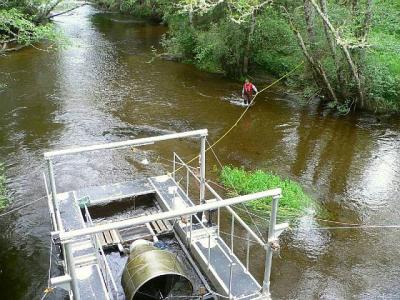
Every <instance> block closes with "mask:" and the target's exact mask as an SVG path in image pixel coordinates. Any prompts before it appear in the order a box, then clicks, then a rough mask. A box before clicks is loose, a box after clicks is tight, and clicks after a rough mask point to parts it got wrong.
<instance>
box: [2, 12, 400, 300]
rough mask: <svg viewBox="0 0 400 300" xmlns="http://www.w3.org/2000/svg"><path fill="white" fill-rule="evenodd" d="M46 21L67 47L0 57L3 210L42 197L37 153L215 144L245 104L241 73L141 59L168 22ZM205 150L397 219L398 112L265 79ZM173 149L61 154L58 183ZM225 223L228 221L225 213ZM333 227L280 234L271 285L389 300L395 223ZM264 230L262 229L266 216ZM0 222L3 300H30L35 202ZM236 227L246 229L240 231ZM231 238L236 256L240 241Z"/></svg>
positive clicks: (35, 289)
mask: <svg viewBox="0 0 400 300" xmlns="http://www.w3.org/2000/svg"><path fill="white" fill-rule="evenodd" d="M56 22H57V24H58V26H59V27H60V28H61V29H62V30H63V31H64V32H65V33H66V35H67V36H68V37H69V38H70V40H71V46H69V47H67V48H65V49H59V50H57V51H54V52H49V53H47V52H41V51H37V50H34V49H25V50H22V51H20V52H18V53H14V54H12V55H9V56H5V57H1V58H0V79H1V81H0V82H1V85H0V101H1V105H0V114H1V118H0V159H1V160H2V161H4V162H5V165H6V172H7V177H8V186H9V190H10V194H11V198H12V199H13V203H12V207H17V206H19V205H22V204H24V203H27V202H29V201H32V200H34V199H37V198H39V197H41V196H43V195H44V187H43V183H42V180H41V172H43V171H44V170H45V166H44V161H43V156H42V154H43V152H44V151H46V150H49V149H59V148H65V147H71V146H73V145H77V144H81V145H82V144H83V145H88V144H93V143H99V142H109V141H120V140H124V139H129V138H138V137H144V136H150V135H158V134H164V133H170V132H176V131H185V130H193V129H199V128H208V129H209V132H210V141H215V140H216V139H217V138H218V137H219V136H221V135H222V134H223V133H224V132H225V131H226V130H227V129H228V128H229V127H230V126H231V125H232V124H234V123H235V121H236V120H237V118H238V116H239V115H240V114H241V112H242V111H243V107H241V106H238V105H233V104H231V103H230V100H232V99H238V97H240V90H241V84H240V83H237V82H232V81H230V80H228V79H225V78H222V77H221V76H218V75H213V74H207V73H203V72H200V71H198V70H196V69H195V68H194V67H193V66H190V65H185V64H179V63H175V62H170V61H162V60H159V59H155V60H153V61H152V63H149V61H151V59H152V57H153V54H152V51H151V49H152V47H155V48H156V49H160V44H159V43H160V40H161V37H162V34H164V33H165V32H166V28H165V27H164V26H160V25H152V24H148V23H143V22H142V21H136V20H132V19H130V18H127V17H123V16H120V15H118V14H104V13H97V12H96V11H95V10H94V9H93V8H92V7H90V6H85V7H82V8H80V9H78V10H76V11H75V12H74V13H72V15H71V16H60V17H58V18H56ZM290 98H291V100H290ZM150 149H151V150H150ZM215 150H216V153H217V155H218V156H219V158H220V159H221V160H222V162H223V163H224V164H233V165H235V166H244V167H246V168H248V169H257V168H259V169H267V170H272V171H274V172H276V173H278V174H280V175H282V176H287V177H290V178H292V179H295V180H297V181H299V182H300V183H301V184H302V185H303V186H304V187H305V189H306V190H307V191H308V192H309V193H310V194H312V195H313V197H314V199H315V201H316V203H317V204H318V205H319V206H320V207H322V208H324V209H325V210H326V211H327V216H326V217H327V218H331V219H334V220H338V221H342V222H349V223H363V224H388V223H391V224H398V223H399V220H400V201H399V200H400V188H399V187H400V121H399V120H398V119H393V118H387V119H382V121H381V122H376V118H375V117H373V116H370V115H367V114H362V115H355V116H345V117H343V116H335V115H333V114H332V113H330V112H329V111H325V110H323V109H318V108H315V107H313V106H311V105H310V106H304V105H300V104H298V103H296V101H293V97H289V96H287V95H286V94H285V91H284V87H278V86H275V87H274V88H273V89H271V90H268V91H267V92H265V93H264V94H263V95H262V96H260V97H259V98H258V99H257V103H256V105H255V106H254V107H252V108H250V110H249V112H248V114H246V116H245V117H244V118H243V120H242V121H241V122H240V123H239V124H238V125H237V126H236V127H235V129H234V130H233V131H232V133H231V134H230V135H228V136H227V137H226V138H225V139H223V140H222V141H221V142H220V143H219V144H218V146H217V147H216V149H215ZM172 151H177V152H178V154H179V155H181V156H182V157H185V158H187V159H188V158H192V157H193V156H194V155H196V154H197V152H198V145H197V144H196V143H195V142H194V141H187V142H183V143H181V144H177V143H175V142H165V143H162V144H157V145H155V146H153V147H151V148H149V147H143V148H140V149H137V150H136V151H134V152H132V151H129V150H124V151H115V152H106V153H105V154H104V155H102V156H101V157H99V156H98V154H96V153H91V154H87V155H77V156H74V157H68V158H66V159H63V160H57V161H56V162H55V169H56V174H57V179H58V185H57V188H58V190H59V191H60V192H62V191H66V190H70V189H77V188H81V187H84V186H86V185H99V184H104V183H106V182H118V181H124V180H129V179H131V178H132V177H135V178H137V177H144V176H150V175H156V174H163V173H165V172H166V171H167V170H170V168H171V163H170V162H169V161H168V159H171V158H172V155H171V153H172ZM166 159H167V160H166ZM144 160H148V161H150V164H149V165H145V164H143V163H141V162H142V161H144ZM214 165H217V162H216V161H215V159H214V158H213V157H212V155H211V154H210V155H209V156H208V169H207V172H208V174H209V176H210V177H211V178H214V179H215V177H217V174H215V173H213V172H212V170H213V168H214ZM113 209H115V208H113ZM125 210H129V207H127V208H126V209H125ZM224 222H225V223H224V226H225V227H224V228H225V229H227V231H229V222H230V220H225V221H224ZM260 223H263V222H262V221H260ZM329 225H331V224H329V223H324V222H322V221H318V222H317V221H316V220H314V219H313V218H312V216H304V217H303V218H300V219H299V220H298V221H297V225H296V226H295V227H294V228H293V230H291V231H288V232H286V233H285V234H284V235H283V236H282V242H281V251H280V256H276V257H274V262H273V275H272V291H273V296H274V297H275V298H277V299H310V298H324V299H348V298H356V299H376V298H378V297H381V298H391V299H395V298H399V295H400V288H399V286H398V283H397V278H398V277H399V275H400V268H399V267H398V266H399V257H400V250H399V248H398V244H399V243H400V236H399V233H398V231H395V230H386V231H384V230H370V229H358V230H325V229H323V227H326V226H329ZM260 228H261V230H263V231H266V226H265V224H260ZM0 230H1V233H0V288H1V290H2V291H3V292H2V295H1V298H2V299H34V298H38V297H39V296H40V295H41V294H42V291H43V289H44V287H45V286H46V280H47V271H48V270H47V268H48V254H49V230H50V223H49V218H48V213H47V208H46V203H45V201H43V202H39V203H38V204H37V205H33V206H30V207H29V209H26V210H21V211H19V212H16V213H13V214H10V215H8V216H6V217H3V218H1V219H0ZM235 232H236V234H237V235H239V236H244V235H245V233H244V232H243V231H242V229H240V228H237V229H235ZM236 245H237V249H235V251H236V252H237V253H239V254H240V256H241V257H242V258H244V253H245V252H244V251H245V247H244V245H243V243H240V240H238V242H237V243H236ZM251 255H252V257H251V270H252V271H254V272H255V274H256V276H257V278H258V279H260V280H261V279H262V275H263V266H261V265H260V263H259V261H260V258H262V257H263V256H264V251H263V250H262V249H260V248H259V247H257V246H252V247H251ZM52 272H57V269H56V268H53V270H52ZM53 298H54V297H53Z"/></svg>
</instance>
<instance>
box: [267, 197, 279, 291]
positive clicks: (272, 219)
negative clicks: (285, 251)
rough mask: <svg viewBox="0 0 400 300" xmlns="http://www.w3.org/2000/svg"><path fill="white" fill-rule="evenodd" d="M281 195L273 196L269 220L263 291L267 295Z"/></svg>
mask: <svg viewBox="0 0 400 300" xmlns="http://www.w3.org/2000/svg"><path fill="white" fill-rule="evenodd" d="M280 197H281V196H275V197H273V198H272V207H271V217H270V221H269V229H268V243H267V245H266V257H265V271H264V281H263V293H264V294H265V295H267V296H269V295H270V291H269V287H270V283H271V281H270V278H271V265H272V248H271V242H272V241H273V240H274V239H275V225H276V215H277V213H278V201H279V198H280Z"/></svg>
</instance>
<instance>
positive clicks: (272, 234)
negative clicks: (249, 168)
mask: <svg viewBox="0 0 400 300" xmlns="http://www.w3.org/2000/svg"><path fill="white" fill-rule="evenodd" d="M175 159H177V160H178V161H179V162H178V164H180V165H182V166H183V167H185V168H186V180H187V182H186V191H187V192H186V195H187V196H188V190H189V176H188V174H191V175H192V176H193V177H194V178H195V179H196V180H197V181H198V182H199V183H200V184H201V178H198V176H196V174H195V173H194V172H193V171H192V170H191V168H190V166H188V165H187V164H186V163H185V162H184V161H183V160H182V159H181V158H180V157H179V155H178V154H176V153H174V168H176V164H177V163H176V162H175ZM174 175H175V174H174ZM174 178H175V176H174ZM204 187H205V188H207V189H208V190H209V191H210V192H211V194H212V195H213V196H214V197H215V198H216V200H217V202H221V201H226V200H223V199H222V197H221V196H220V195H219V194H218V193H217V192H216V191H215V190H214V189H213V188H212V187H211V186H210V185H209V184H208V183H207V182H204ZM277 190H279V192H278V193H276V194H275V195H273V196H272V206H271V216H270V222H269V230H268V241H267V242H266V243H265V242H264V241H263V240H262V239H261V238H260V237H259V236H258V235H257V234H256V233H255V232H254V231H253V230H252V229H251V228H250V226H248V225H247V224H246V222H244V221H243V219H242V218H241V217H240V216H239V215H238V214H237V213H236V212H235V211H234V210H233V209H232V208H231V207H230V206H225V208H226V209H227V210H228V212H229V213H230V214H231V215H232V221H231V222H232V223H231V233H230V243H231V246H230V251H231V255H234V249H233V237H234V226H235V221H238V222H239V224H240V225H242V226H243V228H244V229H245V230H246V231H247V232H248V233H249V235H250V236H251V237H252V238H253V239H254V240H255V242H257V243H258V244H259V245H260V246H261V247H263V249H265V251H266V259H265V267H264V268H265V269H264V279H263V285H262V293H263V295H264V296H266V297H270V277H271V266H272V255H273V252H274V250H273V248H272V246H271V245H272V244H273V243H275V242H276V241H277V239H278V237H279V235H280V234H281V233H282V232H283V231H284V230H285V229H286V228H288V227H289V224H288V223H282V224H279V225H277V224H276V218H277V213H278V202H279V199H280V198H281V197H282V195H281V190H280V189H277ZM221 207H223V206H220V207H218V208H217V210H218V215H217V236H218V237H220V208H221ZM207 233H208V230H207ZM190 240H191V237H190ZM253 242H254V241H253ZM209 245H210V243H209ZM246 249H247V252H246V266H245V268H246V271H247V272H249V273H250V270H249V260H250V238H248V239H247V245H246ZM209 252H210V249H209ZM208 259H210V257H209V258H208ZM231 269H232V266H231ZM231 271H232V270H231ZM230 276H232V274H230ZM230 284H231V283H229V286H230ZM229 296H230V291H229Z"/></svg>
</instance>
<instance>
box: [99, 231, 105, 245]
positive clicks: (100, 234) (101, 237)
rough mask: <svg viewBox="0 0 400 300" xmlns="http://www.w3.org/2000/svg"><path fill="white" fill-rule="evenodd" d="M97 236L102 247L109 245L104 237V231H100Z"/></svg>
mask: <svg viewBox="0 0 400 300" xmlns="http://www.w3.org/2000/svg"><path fill="white" fill-rule="evenodd" d="M97 236H98V238H99V240H100V244H101V246H102V247H104V246H105V245H107V243H106V241H105V239H104V235H103V233H102V232H101V233H98V234H97Z"/></svg>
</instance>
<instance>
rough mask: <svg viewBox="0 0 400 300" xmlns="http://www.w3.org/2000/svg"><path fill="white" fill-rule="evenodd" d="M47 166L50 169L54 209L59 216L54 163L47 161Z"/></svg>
mask: <svg viewBox="0 0 400 300" xmlns="http://www.w3.org/2000/svg"><path fill="white" fill-rule="evenodd" d="M47 165H48V168H49V180H50V190H51V199H52V202H53V207H54V214H55V215H57V210H58V209H57V207H58V206H57V201H56V197H57V191H56V182H55V179H54V170H53V163H52V162H51V160H50V159H49V160H47Z"/></svg>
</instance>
